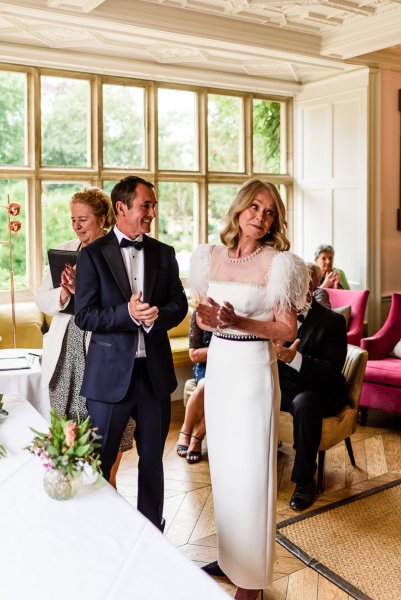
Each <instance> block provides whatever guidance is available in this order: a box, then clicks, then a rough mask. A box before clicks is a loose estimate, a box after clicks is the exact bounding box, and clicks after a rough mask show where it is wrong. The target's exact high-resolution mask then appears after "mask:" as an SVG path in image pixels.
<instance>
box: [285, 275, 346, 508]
mask: <svg viewBox="0 0 401 600" xmlns="http://www.w3.org/2000/svg"><path fill="white" fill-rule="evenodd" d="M310 275H311V283H310V297H311V298H312V294H313V292H314V291H315V289H316V288H317V285H318V279H317V275H316V272H314V271H310ZM273 343H274V346H275V349H276V352H277V357H278V367H279V378H280V387H281V410H283V411H286V412H290V413H291V414H292V416H293V427H294V449H295V461H294V467H293V471H292V476H291V479H292V481H294V482H295V491H294V493H293V494H292V496H291V500H290V507H291V508H292V509H293V510H304V509H305V508H308V506H310V505H311V504H312V503H313V501H314V498H315V492H316V488H315V480H314V475H315V471H316V468H317V464H316V456H317V453H318V450H319V445H320V438H321V435H322V418H323V417H329V416H332V415H335V414H337V413H338V412H339V411H340V410H341V409H342V408H343V407H344V406H345V404H346V402H347V390H346V385H345V379H344V376H343V374H342V368H343V366H344V362H345V358H346V354H347V329H346V323H345V319H344V317H343V316H342V315H340V314H337V313H335V312H334V311H332V310H330V309H328V308H325V307H324V306H322V305H321V304H319V302H317V301H316V300H315V299H314V298H313V299H312V302H311V305H310V308H309V309H307V310H306V311H304V312H303V313H301V314H298V336H297V339H296V340H295V341H294V342H293V343H292V344H290V345H289V347H286V346H285V345H283V344H282V343H281V342H278V341H275V342H273ZM287 345H288V344H287Z"/></svg>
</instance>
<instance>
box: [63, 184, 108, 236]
mask: <svg viewBox="0 0 401 600" xmlns="http://www.w3.org/2000/svg"><path fill="white" fill-rule="evenodd" d="M70 204H86V205H87V206H90V208H91V209H92V212H93V214H94V215H95V217H96V218H97V219H98V220H99V221H100V219H101V218H102V217H105V222H104V227H105V229H110V227H112V226H113V225H114V224H115V222H116V216H115V214H114V210H113V206H112V204H111V200H110V196H109V195H108V194H106V192H105V191H103V190H101V189H100V188H97V187H86V188H84V189H83V190H82V191H81V192H76V193H75V194H74V195H73V196H72V198H71V201H70Z"/></svg>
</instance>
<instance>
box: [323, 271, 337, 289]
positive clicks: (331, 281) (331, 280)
mask: <svg viewBox="0 0 401 600" xmlns="http://www.w3.org/2000/svg"><path fill="white" fill-rule="evenodd" d="M339 285H340V275H339V274H338V273H337V271H329V272H328V273H326V275H325V278H324V280H323V282H322V284H321V286H320V287H322V288H336V289H337V288H338V287H339Z"/></svg>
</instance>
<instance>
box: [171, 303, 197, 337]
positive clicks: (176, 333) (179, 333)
mask: <svg viewBox="0 0 401 600" xmlns="http://www.w3.org/2000/svg"><path fill="white" fill-rule="evenodd" d="M191 317H192V310H191V309H189V310H188V312H187V314H186V317H185V318H184V319H183V320H182V321H181V323H179V324H178V325H177V327H173V328H172V329H169V331H168V337H169V338H175V337H187V338H188V344H189V326H190V324H191Z"/></svg>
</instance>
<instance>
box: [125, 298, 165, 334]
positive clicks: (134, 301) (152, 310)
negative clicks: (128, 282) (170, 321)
mask: <svg viewBox="0 0 401 600" xmlns="http://www.w3.org/2000/svg"><path fill="white" fill-rule="evenodd" d="M141 298H142V292H141V291H139V292H136V293H135V294H132V296H131V298H130V301H129V312H130V315H131V317H132V318H133V319H135V321H140V322H141V323H143V324H144V325H146V327H150V326H151V325H153V323H154V322H155V321H156V319H157V317H158V316H159V309H158V308H157V306H150V304H148V303H147V302H142V300H141Z"/></svg>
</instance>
